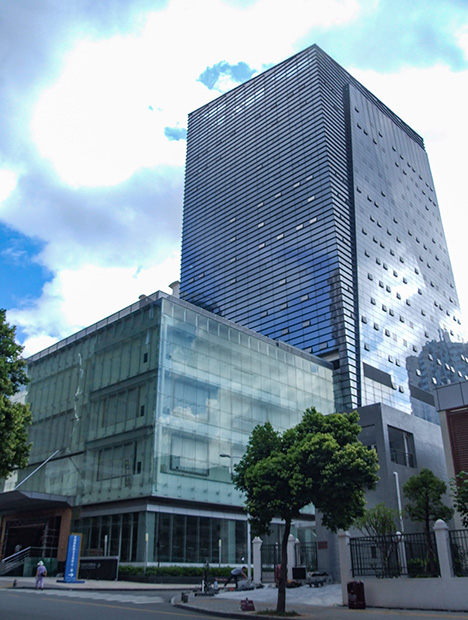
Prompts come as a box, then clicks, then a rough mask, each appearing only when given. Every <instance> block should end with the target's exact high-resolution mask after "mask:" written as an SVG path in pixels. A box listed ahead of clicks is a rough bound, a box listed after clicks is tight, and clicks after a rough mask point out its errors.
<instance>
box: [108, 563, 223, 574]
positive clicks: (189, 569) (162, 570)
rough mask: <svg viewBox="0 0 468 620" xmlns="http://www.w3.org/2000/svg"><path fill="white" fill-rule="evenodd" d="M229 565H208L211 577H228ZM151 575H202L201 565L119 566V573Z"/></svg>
mask: <svg viewBox="0 0 468 620" xmlns="http://www.w3.org/2000/svg"><path fill="white" fill-rule="evenodd" d="M231 570H232V568H231V567H230V566H210V576H211V577H229V575H230V574H231ZM145 574H146V575H153V576H157V577H202V576H203V567H202V566H148V568H147V569H146V572H145V569H144V567H143V566H129V565H121V566H119V575H122V576H124V575H145Z"/></svg>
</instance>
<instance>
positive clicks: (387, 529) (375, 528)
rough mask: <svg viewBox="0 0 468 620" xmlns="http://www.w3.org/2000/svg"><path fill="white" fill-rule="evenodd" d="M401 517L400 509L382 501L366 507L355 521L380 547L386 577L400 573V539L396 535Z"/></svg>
mask: <svg viewBox="0 0 468 620" xmlns="http://www.w3.org/2000/svg"><path fill="white" fill-rule="evenodd" d="M399 517H400V512H399V511H398V510H395V509H394V508H389V507H388V506H386V505H385V504H383V503H381V504H377V506H375V507H374V508H369V509H366V510H365V511H364V514H363V516H362V517H359V518H358V519H356V521H355V523H354V525H355V526H356V527H357V528H358V529H359V530H361V532H362V533H363V534H367V536H369V537H370V538H372V539H373V543H374V544H375V546H376V547H377V548H378V549H379V551H380V554H381V558H382V564H383V574H384V575H385V576H386V577H394V576H396V575H399V574H400V567H399V565H398V540H397V539H396V538H395V536H394V534H395V532H396V530H397V527H396V521H397V519H398V518H399Z"/></svg>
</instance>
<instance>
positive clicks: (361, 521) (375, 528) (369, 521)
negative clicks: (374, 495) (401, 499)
mask: <svg viewBox="0 0 468 620" xmlns="http://www.w3.org/2000/svg"><path fill="white" fill-rule="evenodd" d="M399 516H400V513H399V511H398V510H395V509H394V508H389V507H388V506H386V505H385V504H384V503H381V504H377V506H375V508H368V509H366V510H365V511H364V514H363V515H362V517H359V518H358V519H356V521H355V523H354V525H355V526H356V527H357V528H358V529H359V530H361V532H362V533H363V534H367V536H372V537H375V536H386V535H388V534H394V533H395V532H396V530H397V525H396V523H397V519H398V518H399Z"/></svg>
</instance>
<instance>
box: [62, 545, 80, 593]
mask: <svg viewBox="0 0 468 620" xmlns="http://www.w3.org/2000/svg"><path fill="white" fill-rule="evenodd" d="M80 549H81V534H70V536H69V537H68V549H67V560H66V562H65V575H64V581H65V583H71V582H76V581H77V578H78V566H79V563H80Z"/></svg>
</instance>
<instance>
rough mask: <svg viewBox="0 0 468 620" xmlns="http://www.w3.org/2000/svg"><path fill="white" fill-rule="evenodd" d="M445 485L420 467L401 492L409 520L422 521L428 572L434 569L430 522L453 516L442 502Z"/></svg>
mask: <svg viewBox="0 0 468 620" xmlns="http://www.w3.org/2000/svg"><path fill="white" fill-rule="evenodd" d="M446 491H447V485H446V484H445V482H444V481H443V480H440V478H437V476H436V475H435V474H434V473H433V472H432V471H431V470H430V469H427V468H425V469H421V471H420V473H419V474H416V475H414V476H411V478H410V479H409V480H407V481H406V482H405V484H404V485H403V493H404V495H405V496H406V497H407V498H408V500H409V501H408V503H407V504H406V506H405V512H406V514H407V515H408V517H409V518H410V519H411V521H415V522H416V523H422V524H423V528H424V533H425V535H426V547H427V564H428V567H429V572H430V573H431V574H434V572H435V570H436V557H437V556H436V552H435V549H434V548H433V543H432V537H431V524H432V523H434V521H437V519H443V520H444V521H448V520H449V519H451V518H452V516H453V509H452V508H450V507H449V506H446V505H445V504H444V503H443V502H442V495H443V494H444V493H446Z"/></svg>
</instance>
